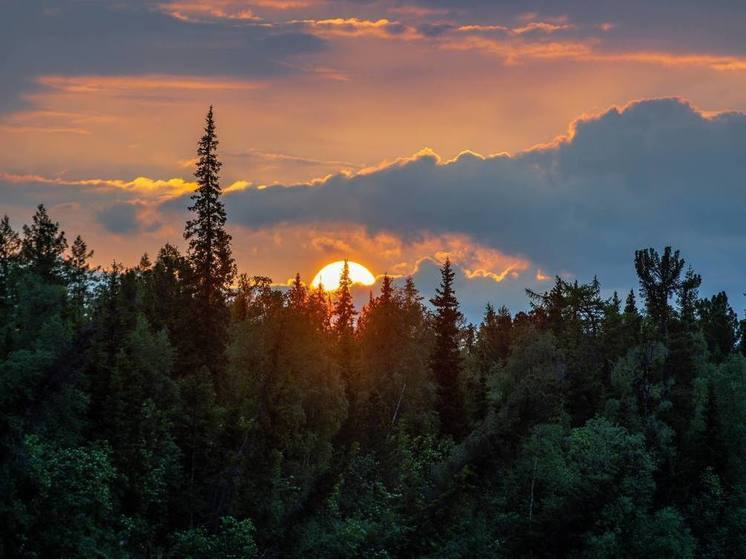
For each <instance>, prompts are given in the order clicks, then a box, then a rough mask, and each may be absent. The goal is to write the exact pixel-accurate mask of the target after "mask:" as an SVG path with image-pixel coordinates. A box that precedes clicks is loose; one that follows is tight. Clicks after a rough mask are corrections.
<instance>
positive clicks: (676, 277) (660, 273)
mask: <svg viewBox="0 0 746 559" xmlns="http://www.w3.org/2000/svg"><path fill="white" fill-rule="evenodd" d="M684 264H685V261H684V259H683V258H681V257H680V256H679V251H678V250H677V251H672V250H671V247H665V248H664V249H663V255H662V256H660V255H659V254H658V251H656V250H655V249H653V248H648V249H644V250H637V251H635V270H636V271H637V277H638V278H639V280H640V289H641V291H642V294H643V296H644V297H645V305H646V306H647V310H648V314H649V315H650V317H651V318H652V319H653V320H655V322H656V323H657V325H658V331H659V333H660V334H661V335H662V336H663V337H664V338H665V337H667V336H668V323H669V321H670V318H671V306H670V305H669V304H668V300H669V299H670V298H671V296H672V295H673V294H674V293H676V292H678V291H679V290H680V289H681V287H682V284H683V282H682V280H681V272H682V270H683V269H684ZM684 285H688V284H684Z"/></svg>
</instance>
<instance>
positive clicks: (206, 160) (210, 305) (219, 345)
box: [184, 106, 236, 373]
mask: <svg viewBox="0 0 746 559" xmlns="http://www.w3.org/2000/svg"><path fill="white" fill-rule="evenodd" d="M217 146H218V139H217V136H216V135H215V121H214V120H213V113H212V106H210V110H209V112H208V113H207V118H206V124H205V133H204V135H203V136H202V138H201V139H200V141H199V145H198V148H197V155H198V156H199V160H198V162H197V170H196V171H195V173H194V175H195V177H197V189H196V190H195V192H194V194H193V195H192V197H191V199H192V201H193V204H192V205H191V206H190V207H189V211H191V212H193V213H194V217H193V219H190V220H188V221H187V223H186V228H185V229H184V238H185V239H186V240H187V242H188V243H189V249H188V257H189V261H190V263H191V267H192V273H193V277H192V278H191V279H192V283H193V290H194V310H195V313H194V334H195V335H196V337H195V340H194V342H195V343H194V348H195V352H196V353H195V365H196V366H200V365H204V366H206V367H208V368H209V369H211V370H213V373H215V372H216V371H215V369H216V368H219V364H220V363H222V361H223V353H224V348H225V338H226V336H225V331H226V326H227V319H228V314H227V312H226V310H227V309H226V297H227V295H228V291H229V289H230V286H231V283H232V282H233V278H234V277H235V274H236V265H235V262H234V260H233V256H232V254H231V246H230V242H231V236H230V235H229V234H228V232H227V231H226V230H225V222H226V214H225V207H224V206H223V202H222V200H221V198H220V197H221V195H222V189H221V187H220V181H219V179H220V176H219V173H220V167H221V165H222V164H221V163H220V161H219V160H218V158H217Z"/></svg>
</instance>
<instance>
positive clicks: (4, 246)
mask: <svg viewBox="0 0 746 559" xmlns="http://www.w3.org/2000/svg"><path fill="white" fill-rule="evenodd" d="M20 249H21V240H20V238H19V237H18V233H16V232H15V231H14V230H13V227H11V225H10V219H8V216H7V215H6V216H3V219H2V220H0V309H2V308H3V306H4V305H5V304H6V302H7V298H8V291H7V290H8V282H9V281H10V270H11V266H12V265H13V263H14V262H15V260H16V259H17V258H18V253H19V251H20Z"/></svg>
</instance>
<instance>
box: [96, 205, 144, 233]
mask: <svg viewBox="0 0 746 559" xmlns="http://www.w3.org/2000/svg"><path fill="white" fill-rule="evenodd" d="M96 219H97V220H98V222H99V223H100V224H101V225H102V226H103V227H104V229H106V230H107V231H109V232H110V233H114V234H115V235H126V234H127V233H134V232H136V231H137V230H138V229H140V222H139V221H138V219H137V206H136V205H134V204H115V205H113V206H110V207H108V208H105V209H103V210H101V211H99V212H98V214H97V215H96Z"/></svg>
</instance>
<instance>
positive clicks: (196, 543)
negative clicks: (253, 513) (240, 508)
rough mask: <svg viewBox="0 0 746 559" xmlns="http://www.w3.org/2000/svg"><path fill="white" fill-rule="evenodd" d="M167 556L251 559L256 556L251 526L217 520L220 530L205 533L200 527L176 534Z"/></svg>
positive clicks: (243, 523)
mask: <svg viewBox="0 0 746 559" xmlns="http://www.w3.org/2000/svg"><path fill="white" fill-rule="evenodd" d="M173 541H174V544H173V546H172V548H171V550H170V552H169V554H168V557H174V558H178V559H251V558H252V557H256V555H257V548H256V543H254V525H253V524H252V522H251V520H236V519H235V518H233V517H232V516H224V517H223V518H221V519H220V529H219V530H218V532H217V533H215V534H209V533H208V532H207V531H206V530H204V529H203V528H192V529H190V530H185V531H182V532H177V533H175V534H174V536H173Z"/></svg>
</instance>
